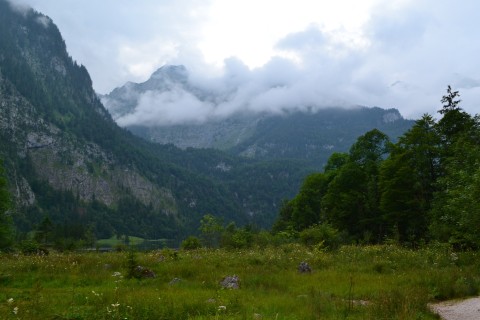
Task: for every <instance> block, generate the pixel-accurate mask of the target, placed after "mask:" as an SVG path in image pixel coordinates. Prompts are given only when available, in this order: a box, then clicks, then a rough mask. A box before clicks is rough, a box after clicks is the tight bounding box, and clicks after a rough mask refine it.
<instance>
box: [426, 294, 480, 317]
mask: <svg viewBox="0 0 480 320" xmlns="http://www.w3.org/2000/svg"><path fill="white" fill-rule="evenodd" d="M430 308H431V309H432V310H433V312H435V313H437V314H438V315H439V316H440V317H442V319H444V320H479V319H480V297H479V298H471V299H467V300H461V301H459V300H455V301H445V302H441V303H435V304H431V305H430Z"/></svg>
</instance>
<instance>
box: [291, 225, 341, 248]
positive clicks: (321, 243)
mask: <svg viewBox="0 0 480 320" xmlns="http://www.w3.org/2000/svg"><path fill="white" fill-rule="evenodd" d="M299 238H300V241H301V242H302V243H303V244H304V245H307V246H312V247H316V248H320V249H322V248H325V249H327V250H336V249H338V248H339V247H340V245H341V244H342V236H341V234H340V232H339V231H338V230H337V229H335V228H333V227H332V226H331V225H330V224H328V223H322V224H318V225H313V226H311V227H309V228H307V229H304V230H302V231H301V232H300V234H299Z"/></svg>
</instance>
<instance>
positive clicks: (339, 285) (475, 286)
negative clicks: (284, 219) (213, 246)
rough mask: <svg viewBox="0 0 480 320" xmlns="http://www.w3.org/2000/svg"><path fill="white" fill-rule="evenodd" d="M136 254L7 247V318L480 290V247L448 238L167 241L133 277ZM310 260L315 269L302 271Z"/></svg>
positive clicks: (266, 308)
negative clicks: (419, 243)
mask: <svg viewBox="0 0 480 320" xmlns="http://www.w3.org/2000/svg"><path fill="white" fill-rule="evenodd" d="M128 257H129V255H128V253H125V252H111V253H103V254H101V253H50V254H49V255H47V256H23V255H18V254H3V255H1V256H0V259H1V260H0V262H1V263H0V318H1V319H437V317H436V316H435V315H433V314H431V313H430V312H429V311H428V309H427V303H428V302H431V301H435V300H444V299H450V298H457V297H466V296H471V295H475V294H478V291H479V288H480V259H479V256H478V254H477V253H475V252H467V253H454V252H452V251H451V250H450V249H449V248H448V247H445V246H437V247H429V248H425V249H420V250H416V251H412V250H407V249H403V248H400V247H397V246H364V247H357V246H346V247H342V248H340V249H339V250H337V251H336V252H332V253H329V252H323V251H320V250H315V249H311V248H307V247H304V246H301V245H298V244H288V245H283V246H280V247H268V248H263V249H262V248H257V249H252V250H242V251H227V250H206V249H199V250H194V251H178V252H177V251H173V250H168V249H165V250H161V251H152V252H142V253H135V260H136V261H135V262H136V263H138V264H139V265H142V266H144V267H146V268H149V269H151V270H153V271H154V272H155V273H156V278H153V279H142V280H138V279H127V278H126V277H125V275H126V274H127V265H128V261H129V259H128ZM130 257H131V255H130ZM130 260H131V259H130ZM301 261H306V262H308V264H309V265H310V266H311V268H312V269H313V271H312V272H311V273H306V274H300V273H299V272H298V271H297V266H298V265H299V263H300V262H301ZM231 275H237V276H238V277H239V278H240V289H238V290H230V289H223V288H222V287H221V286H220V281H221V280H222V279H223V278H224V277H225V276H231ZM173 279H177V280H176V281H172V280H173ZM178 279H180V280H178Z"/></svg>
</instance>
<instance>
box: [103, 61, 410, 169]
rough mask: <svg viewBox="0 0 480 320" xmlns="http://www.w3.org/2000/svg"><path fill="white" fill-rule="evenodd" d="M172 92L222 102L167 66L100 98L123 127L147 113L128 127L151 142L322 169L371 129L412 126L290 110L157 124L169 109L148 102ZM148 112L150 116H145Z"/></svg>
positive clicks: (385, 115) (386, 115)
mask: <svg viewBox="0 0 480 320" xmlns="http://www.w3.org/2000/svg"><path fill="white" fill-rule="evenodd" d="M233 90H234V91H235V90H236V89H233ZM172 91H174V92H177V91H181V92H183V94H185V95H191V96H194V97H196V98H197V99H198V101H200V102H201V103H203V102H205V103H207V102H208V103H210V102H211V101H215V100H218V98H215V97H212V96H211V93H209V92H206V91H202V89H200V88H198V87H196V86H195V85H194V84H193V83H190V80H189V74H188V69H187V68H186V67H185V66H182V65H180V66H172V65H166V66H163V67H161V68H159V69H158V70H156V71H155V72H154V73H153V74H152V75H151V77H150V78H149V79H148V80H147V81H145V82H142V83H128V84H126V85H124V86H121V87H118V88H116V89H114V90H113V91H112V92H111V93H110V94H107V95H104V96H102V97H101V99H102V101H103V102H104V105H105V107H106V108H107V110H109V112H111V114H112V117H113V118H114V119H115V120H117V121H119V123H120V124H121V123H122V120H123V119H125V118H130V119H131V118H135V117H136V114H137V113H139V112H140V111H139V110H138V109H140V108H143V109H142V111H141V112H142V115H143V116H144V117H145V118H147V119H148V121H147V122H143V123H142V121H141V119H140V118H139V119H137V120H135V122H136V123H135V124H131V125H125V126H124V127H125V128H126V129H128V130H129V131H131V132H133V133H134V134H136V135H138V136H140V137H142V138H144V139H146V140H148V141H153V142H156V143H160V144H169V143H172V144H174V145H175V146H177V147H179V148H182V149H186V148H189V147H193V148H215V149H219V150H223V151H226V152H228V153H230V154H232V155H235V156H241V157H246V158H252V159H257V160H280V159H281V160H291V159H303V160H307V161H309V162H310V164H311V165H314V166H315V168H317V169H318V170H321V169H322V166H323V165H324V164H325V163H326V160H327V159H328V157H329V155H330V154H331V153H332V152H345V151H347V150H348V148H349V147H350V146H351V144H353V142H355V140H356V138H357V137H358V136H360V135H362V134H364V133H365V132H366V131H368V130H371V129H373V128H378V129H379V130H382V131H385V133H386V134H387V135H389V136H390V137H392V139H394V140H395V139H396V137H398V136H400V135H401V134H402V133H403V132H404V131H406V130H407V129H408V128H409V127H410V126H411V125H412V124H413V121H410V120H406V119H404V118H403V117H402V115H401V114H400V112H399V111H398V110H397V109H394V108H390V109H382V108H378V107H373V108H367V107H360V106H358V107H352V108H340V107H325V108H317V109H313V108H303V109H298V108H291V109H286V110H282V111H279V112H267V111H262V112H253V111H250V112H247V111H243V112H241V111H237V112H234V113H232V114H230V115H224V116H223V117H219V116H215V117H210V118H208V117H207V118H206V119H203V120H199V121H197V122H191V121H187V122H185V123H173V124H169V123H163V122H157V123H155V120H154V119H155V117H157V116H158V114H157V111H156V110H157V109H162V108H169V106H166V107H164V106H163V105H162V103H161V101H160V102H158V101H154V100H150V98H151V97H163V96H164V95H168V94H169V93H170V92H172ZM172 96H173V94H172ZM144 97H148V98H145V99H144ZM146 100H147V101H149V103H150V105H148V103H146V102H145V101H146ZM146 104H147V105H146ZM140 105H141V106H140ZM172 107H173V106H172ZM204 107H207V106H204ZM216 108H221V105H216ZM144 109H145V110H144ZM147 111H148V112H151V116H148V113H147V114H146V115H145V114H144V112H147ZM138 122H140V123H138ZM280 137H281V138H280ZM314 162H315V163H314Z"/></svg>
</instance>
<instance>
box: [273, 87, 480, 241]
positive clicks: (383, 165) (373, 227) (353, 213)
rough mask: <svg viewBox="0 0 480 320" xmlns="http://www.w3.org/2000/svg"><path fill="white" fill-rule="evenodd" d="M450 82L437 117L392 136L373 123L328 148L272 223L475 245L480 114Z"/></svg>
mask: <svg viewBox="0 0 480 320" xmlns="http://www.w3.org/2000/svg"><path fill="white" fill-rule="evenodd" d="M459 96H460V94H459V92H458V91H453V90H452V88H451V87H450V86H448V89H447V94H446V95H445V96H443V98H442V99H441V102H442V103H443V106H442V108H441V109H440V110H439V111H438V112H439V114H440V119H439V120H436V119H434V117H433V116H432V115H428V114H426V115H424V116H423V117H422V118H421V119H420V120H418V121H416V123H415V125H414V126H413V127H412V128H411V129H410V130H409V131H407V132H406V133H405V134H404V135H403V136H401V137H400V139H399V141H398V142H397V143H392V142H390V140H389V139H388V137H387V136H386V135H385V134H383V133H382V132H380V131H378V130H372V131H370V132H368V133H366V134H365V135H363V136H361V137H359V138H358V140H357V141H356V142H355V143H354V144H353V145H352V147H351V149H350V151H349V152H348V153H335V154H333V155H332V156H331V157H330V159H329V161H328V164H327V165H326V167H325V169H324V172H322V173H315V174H312V175H310V176H308V177H307V178H306V179H305V181H304V182H303V185H302V187H301V189H300V191H299V193H298V194H297V196H296V197H295V198H293V199H292V200H290V201H287V202H285V203H284V204H283V207H282V209H281V210H280V214H279V218H278V220H277V221H276V223H275V225H274V227H273V230H274V231H275V232H277V233H287V234H291V235H292V236H295V235H297V236H298V235H300V237H302V236H303V237H304V238H305V239H307V240H306V241H308V239H315V237H317V238H318V239H323V240H324V241H331V240H332V239H329V235H330V236H332V235H335V237H340V238H342V241H348V242H352V241H353V242H358V243H383V242H385V241H397V242H399V243H404V244H408V245H411V246H416V245H418V244H421V243H424V242H428V241H433V240H437V241H441V242H448V243H450V244H451V245H453V246H455V247H457V248H474V249H478V248H479V247H480V234H479V233H478V226H479V225H480V204H479V202H478V195H479V194H480V169H479V162H480V118H479V117H478V116H474V117H472V116H471V115H469V114H468V113H466V112H465V111H463V110H462V108H461V107H460V105H459V103H460V101H461V100H460V99H459Z"/></svg>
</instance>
